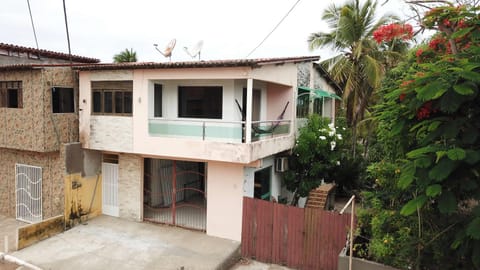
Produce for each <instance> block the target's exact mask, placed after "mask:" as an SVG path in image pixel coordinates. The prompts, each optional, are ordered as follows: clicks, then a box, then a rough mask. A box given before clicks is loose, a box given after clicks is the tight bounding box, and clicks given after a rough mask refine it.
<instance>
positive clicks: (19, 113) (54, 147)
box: [0, 67, 78, 152]
mask: <svg viewBox="0 0 480 270" xmlns="http://www.w3.org/2000/svg"><path fill="white" fill-rule="evenodd" d="M0 81H22V87H23V108H18V109H17V108H0V127H2V128H0V147H2V148H10V149H17V150H26V151H35V152H51V151H58V150H59V149H60V146H61V144H62V143H66V142H75V141H78V112H76V113H67V114H53V113H52V94H51V87H53V86H62V87H73V88H74V90H75V96H76V98H75V99H76V101H75V102H76V104H77V100H78V86H77V85H78V84H77V82H76V75H75V73H74V71H72V70H71V69H70V68H60V67H55V68H44V69H35V70H24V71H2V72H0Z"/></svg>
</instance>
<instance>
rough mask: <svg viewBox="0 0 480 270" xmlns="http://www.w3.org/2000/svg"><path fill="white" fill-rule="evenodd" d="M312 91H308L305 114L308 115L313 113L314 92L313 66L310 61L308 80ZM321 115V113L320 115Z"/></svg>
mask: <svg viewBox="0 0 480 270" xmlns="http://www.w3.org/2000/svg"><path fill="white" fill-rule="evenodd" d="M308 87H310V89H312V91H309V94H308V114H307V116H310V115H311V114H313V104H314V100H313V99H314V96H315V95H314V93H313V89H315V68H314V67H313V63H310V81H309V86H308ZM322 116H323V115H322Z"/></svg>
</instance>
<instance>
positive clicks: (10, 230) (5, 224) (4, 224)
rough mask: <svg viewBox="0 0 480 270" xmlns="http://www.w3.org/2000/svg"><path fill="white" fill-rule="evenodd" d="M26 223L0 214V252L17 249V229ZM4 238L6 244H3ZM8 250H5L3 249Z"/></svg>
mask: <svg viewBox="0 0 480 270" xmlns="http://www.w3.org/2000/svg"><path fill="white" fill-rule="evenodd" d="M26 224H27V223H24V222H21V221H18V220H16V219H14V218H8V217H5V216H1V215H0V252H9V251H15V250H17V239H16V238H17V229H18V228H19V227H22V226H24V225H26ZM5 240H7V242H8V244H7V245H5ZM6 248H7V249H8V250H5V249H6Z"/></svg>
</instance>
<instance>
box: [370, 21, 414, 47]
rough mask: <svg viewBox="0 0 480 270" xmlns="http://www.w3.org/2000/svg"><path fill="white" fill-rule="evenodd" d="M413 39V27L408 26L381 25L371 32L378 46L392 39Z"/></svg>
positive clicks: (396, 24)
mask: <svg viewBox="0 0 480 270" xmlns="http://www.w3.org/2000/svg"><path fill="white" fill-rule="evenodd" d="M412 37H413V27H412V26H411V25H410V24H398V23H392V24H389V25H383V26H380V27H379V28H377V30H375V31H374V32H373V39H375V41H376V42H377V43H378V44H380V43H382V42H389V41H392V40H394V39H402V40H408V39H411V38H412Z"/></svg>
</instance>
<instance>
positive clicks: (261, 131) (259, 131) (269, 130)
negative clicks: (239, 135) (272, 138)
mask: <svg viewBox="0 0 480 270" xmlns="http://www.w3.org/2000/svg"><path fill="white" fill-rule="evenodd" d="M235 102H236V103H237V107H238V110H239V111H240V113H241V114H242V121H245V118H246V112H245V111H244V110H243V109H242V106H240V103H239V102H238V100H237V99H235ZM288 104H290V101H287V104H285V107H284V108H283V111H282V113H281V114H280V115H279V116H278V117H277V121H275V122H273V123H272V125H271V126H270V127H269V128H260V127H259V126H256V125H252V129H253V131H255V134H269V133H273V132H274V131H275V129H276V128H277V127H278V126H279V125H280V123H281V122H282V121H281V120H283V116H284V115H285V112H286V111H287V107H288Z"/></svg>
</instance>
